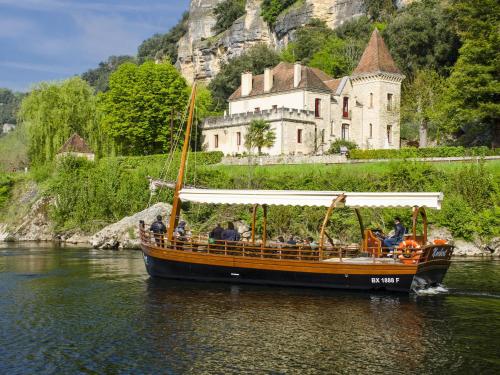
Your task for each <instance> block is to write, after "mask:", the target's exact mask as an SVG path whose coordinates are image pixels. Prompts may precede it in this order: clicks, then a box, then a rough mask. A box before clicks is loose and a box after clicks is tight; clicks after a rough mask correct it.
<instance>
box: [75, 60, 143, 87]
mask: <svg viewBox="0 0 500 375" xmlns="http://www.w3.org/2000/svg"><path fill="white" fill-rule="evenodd" d="M126 62H135V58H134V57H133V56H126V55H124V56H110V57H108V59H107V60H106V61H101V62H100V63H99V66H98V67H97V68H95V69H89V70H87V71H86V72H85V73H83V74H82V79H83V80H84V81H87V82H88V83H89V85H90V86H92V87H93V88H94V89H95V91H96V92H102V91H106V90H107V89H108V88H109V76H110V75H111V73H113V72H114V71H115V70H116V69H118V67H119V66H120V65H121V64H123V63H126Z"/></svg>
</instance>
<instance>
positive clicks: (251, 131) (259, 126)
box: [245, 120, 276, 155]
mask: <svg viewBox="0 0 500 375" xmlns="http://www.w3.org/2000/svg"><path fill="white" fill-rule="evenodd" d="M275 140H276V134H275V133H274V130H273V129H271V124H270V123H268V122H267V121H265V120H253V121H252V122H251V123H250V125H249V126H248V132H247V134H246V135H245V147H246V148H247V149H248V151H249V152H250V151H251V150H252V149H253V148H255V147H257V150H258V153H259V155H262V148H263V147H272V146H273V145H274V141H275Z"/></svg>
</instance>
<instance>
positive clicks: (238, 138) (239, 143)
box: [236, 132, 241, 146]
mask: <svg viewBox="0 0 500 375" xmlns="http://www.w3.org/2000/svg"><path fill="white" fill-rule="evenodd" d="M236 145H237V146H241V132H237V133H236Z"/></svg>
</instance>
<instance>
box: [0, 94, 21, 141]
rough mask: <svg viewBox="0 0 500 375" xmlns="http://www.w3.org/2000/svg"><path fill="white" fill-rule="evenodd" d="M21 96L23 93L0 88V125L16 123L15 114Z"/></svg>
mask: <svg viewBox="0 0 500 375" xmlns="http://www.w3.org/2000/svg"><path fill="white" fill-rule="evenodd" d="M23 96H24V94H21V93H14V92H12V91H11V90H9V89H2V88H0V127H1V126H2V125H3V124H5V123H8V124H16V115H17V111H18V109H19V105H20V104H21V100H22V98H23ZM0 134H1V129H0Z"/></svg>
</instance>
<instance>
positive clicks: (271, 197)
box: [140, 88, 453, 292]
mask: <svg viewBox="0 0 500 375" xmlns="http://www.w3.org/2000/svg"><path fill="white" fill-rule="evenodd" d="M195 91H196V88H193V94H192V96H191V102H190V108H189V118H188V122H187V127H186V134H185V141H184V145H183V150H182V157H181V165H180V168H179V174H178V178H177V182H176V185H175V190H174V199H173V204H172V212H171V216H170V220H169V225H168V231H167V234H166V236H165V235H164V234H158V233H156V234H155V233H152V232H150V231H149V230H147V228H146V225H145V223H144V222H141V223H140V236H141V247H142V251H143V253H144V261H145V265H146V269H147V271H148V273H149V274H150V275H151V276H152V277H161V278H175V279H189V280H200V281H218V282H238V283H251V284H266V285H283V286H301V287H319V288H342V289H360V290H388V291H401V292H409V291H410V290H412V289H421V288H427V287H432V286H436V285H438V284H440V283H441V282H442V281H443V278H444V276H445V274H446V272H447V270H448V268H449V266H450V262H451V261H450V259H451V255H452V252H453V246H451V245H449V244H447V243H446V241H444V240H437V241H435V242H434V243H429V242H428V239H427V216H426V212H425V209H426V208H433V209H440V208H441V202H442V200H443V194H442V193H420V192H405V193H400V192H397V193H386V192H384V193H363V192H361V193H360V192H338V191H276V190H264V191H262V190H209V189H186V188H183V182H184V175H185V168H186V159H187V154H188V149H189V139H190V133H191V126H192V120H193V111H194V102H195ZM182 201H184V202H193V203H201V204H232V205H251V206H253V216H252V217H253V219H252V234H251V238H250V239H249V240H248V241H217V242H215V243H210V242H209V241H208V239H207V238H202V237H192V238H182V239H180V238H176V236H175V233H174V229H175V228H176V227H177V224H178V222H179V216H180V205H181V202H182ZM279 205H285V206H299V207H306V206H307V207H309V206H313V207H322V208H324V209H326V212H325V217H324V220H323V222H322V224H321V231H320V241H319V244H318V245H317V246H310V245H291V246H289V245H284V244H278V243H275V242H272V241H268V240H267V238H266V237H267V231H266V226H267V211H268V209H269V208H272V207H273V206H279ZM339 207H350V208H352V209H354V210H355V212H356V215H357V217H358V220H359V225H360V233H361V237H362V241H361V243H359V244H346V245H338V244H335V243H334V241H332V240H331V237H330V236H329V235H328V233H327V229H328V226H329V223H330V220H331V216H332V214H333V212H334V210H335V209H336V208H339ZM395 207H397V208H409V209H412V210H413V215H412V228H411V229H412V230H411V233H410V234H407V235H406V236H405V238H404V241H403V242H401V244H400V245H399V246H398V247H397V249H395V248H392V247H391V248H384V247H383V242H382V240H381V239H380V238H379V237H377V234H376V233H374V231H372V230H370V229H366V228H365V227H364V225H363V221H362V216H361V213H360V209H362V208H378V209H384V208H395ZM259 208H262V211H263V215H262V217H263V218H262V234H261V239H260V240H257V239H256V228H257V225H256V218H257V211H258V209H259ZM419 218H421V219H422V228H423V230H422V232H421V233H420V234H418V233H417V227H418V220H419Z"/></svg>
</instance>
